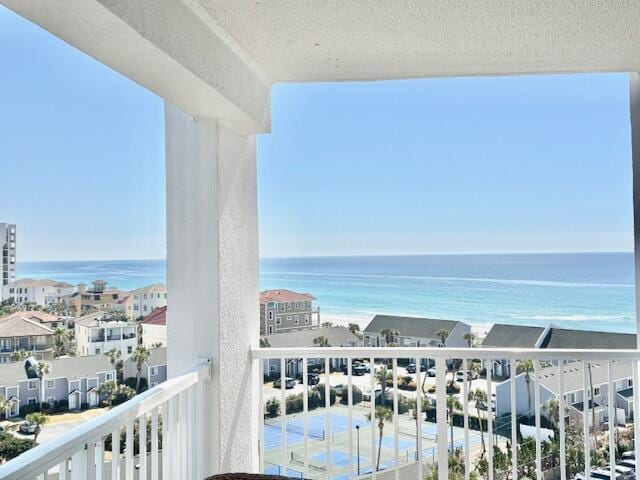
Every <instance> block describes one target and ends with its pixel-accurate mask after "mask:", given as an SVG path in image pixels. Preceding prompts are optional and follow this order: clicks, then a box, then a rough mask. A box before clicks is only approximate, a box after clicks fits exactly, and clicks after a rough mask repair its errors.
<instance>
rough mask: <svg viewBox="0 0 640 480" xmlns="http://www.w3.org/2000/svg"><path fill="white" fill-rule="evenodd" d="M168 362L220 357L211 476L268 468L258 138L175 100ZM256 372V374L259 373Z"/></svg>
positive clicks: (170, 122) (210, 427) (210, 423)
mask: <svg viewBox="0 0 640 480" xmlns="http://www.w3.org/2000/svg"><path fill="white" fill-rule="evenodd" d="M165 122H166V125H165V128H166V162H167V277H168V278H167V284H168V292H169V294H168V311H167V313H168V320H167V327H168V369H169V376H175V375H177V374H179V373H181V372H183V371H185V370H188V369H189V368H192V367H193V366H194V365H195V364H196V363H197V362H198V359H199V357H201V356H210V357H212V359H213V365H214V373H213V378H212V380H211V381H209V382H207V384H206V385H205V388H204V390H205V408H204V414H203V417H202V418H198V419H197V420H198V421H199V422H202V426H203V427H204V431H205V439H206V442H205V443H206V444H205V445H198V446H197V448H199V449H201V451H203V452H204V458H205V459H206V464H205V472H204V473H205V474H206V475H211V474H214V473H219V472H229V471H244V472H257V468H258V444H257V442H258V437H259V435H258V416H257V412H258V390H257V388H258V373H257V369H254V365H253V363H252V361H251V359H250V347H251V345H253V346H258V343H259V306H258V217H257V198H256V191H257V186H256V160H255V136H254V135H249V136H247V135H243V134H240V133H237V132H236V131H234V130H232V129H231V128H229V127H227V126H225V125H223V124H222V123H220V122H219V121H217V120H211V119H193V118H192V117H190V116H189V115H187V114H185V113H184V112H182V111H181V110H179V109H178V108H176V107H174V106H173V105H171V104H169V103H168V102H166V103H165ZM254 370H255V371H254Z"/></svg>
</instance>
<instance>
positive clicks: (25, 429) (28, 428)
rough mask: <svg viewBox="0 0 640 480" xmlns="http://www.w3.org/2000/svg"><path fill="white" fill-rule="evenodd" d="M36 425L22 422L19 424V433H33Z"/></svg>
mask: <svg viewBox="0 0 640 480" xmlns="http://www.w3.org/2000/svg"><path fill="white" fill-rule="evenodd" d="M36 428H37V425H34V424H33V423H29V422H22V423H21V424H20V433H24V434H25V435H33V434H34V433H36Z"/></svg>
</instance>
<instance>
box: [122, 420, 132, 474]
mask: <svg viewBox="0 0 640 480" xmlns="http://www.w3.org/2000/svg"><path fill="white" fill-rule="evenodd" d="M124 459H125V460H124V462H125V463H124V465H125V467H124V468H125V479H126V480H133V421H129V422H127V425H126V443H125V446H124Z"/></svg>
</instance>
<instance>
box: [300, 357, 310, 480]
mask: <svg viewBox="0 0 640 480" xmlns="http://www.w3.org/2000/svg"><path fill="white" fill-rule="evenodd" d="M308 362H309V360H308V359H307V357H304V358H303V359H302V415H303V421H304V425H303V428H304V439H303V442H304V475H305V477H306V476H308V475H309V373H308V372H309V367H308V365H307V363H308Z"/></svg>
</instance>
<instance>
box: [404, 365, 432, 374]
mask: <svg viewBox="0 0 640 480" xmlns="http://www.w3.org/2000/svg"><path fill="white" fill-rule="evenodd" d="M420 371H421V372H426V371H427V366H426V365H420ZM407 373H416V364H415V363H410V364H409V365H407Z"/></svg>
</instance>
